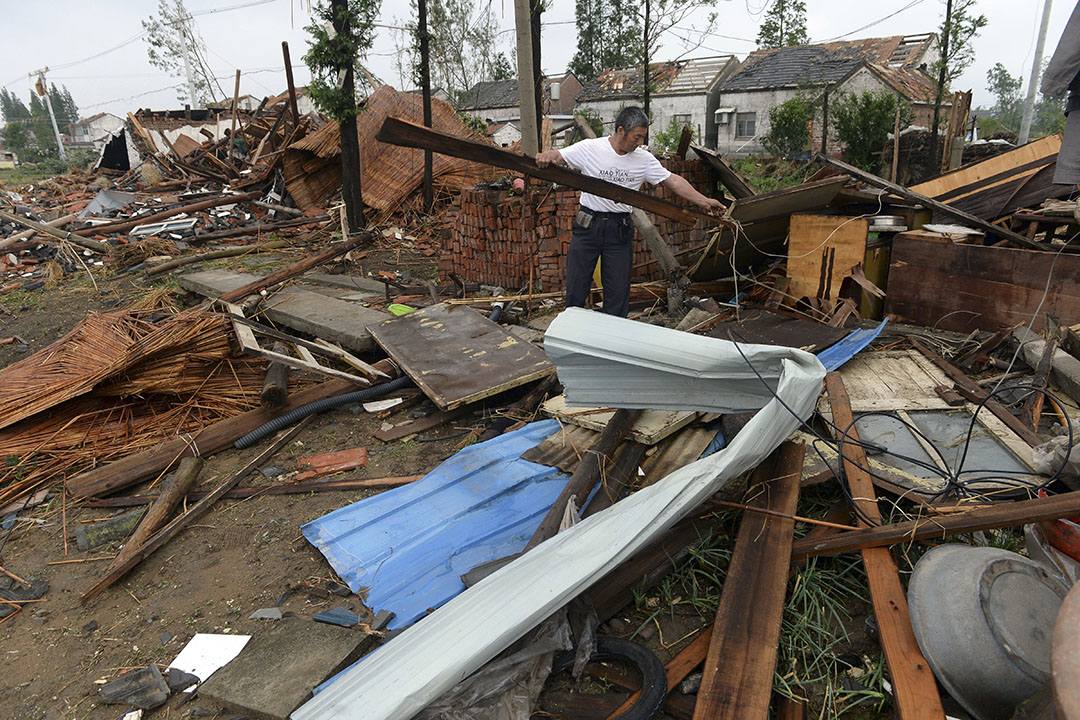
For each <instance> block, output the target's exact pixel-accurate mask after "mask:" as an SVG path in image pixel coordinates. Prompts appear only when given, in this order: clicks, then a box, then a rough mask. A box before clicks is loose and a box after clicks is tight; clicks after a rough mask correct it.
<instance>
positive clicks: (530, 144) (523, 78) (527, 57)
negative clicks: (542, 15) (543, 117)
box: [514, 0, 540, 155]
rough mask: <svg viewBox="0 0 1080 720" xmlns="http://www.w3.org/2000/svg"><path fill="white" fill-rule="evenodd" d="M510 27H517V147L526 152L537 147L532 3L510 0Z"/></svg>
mask: <svg viewBox="0 0 1080 720" xmlns="http://www.w3.org/2000/svg"><path fill="white" fill-rule="evenodd" d="M514 27H515V29H516V30H517V65H518V103H519V104H520V107H521V150H522V152H524V153H525V154H526V155H535V154H536V153H537V152H539V151H540V145H539V143H537V138H538V137H539V132H540V129H539V127H538V125H539V123H538V122H537V119H536V91H535V89H534V87H533V52H532V4H531V3H530V2H529V0H514Z"/></svg>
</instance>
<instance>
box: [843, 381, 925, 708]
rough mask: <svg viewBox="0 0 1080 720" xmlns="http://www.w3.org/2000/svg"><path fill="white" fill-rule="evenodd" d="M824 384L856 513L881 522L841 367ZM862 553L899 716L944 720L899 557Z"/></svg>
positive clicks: (870, 550) (879, 550)
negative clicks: (841, 434)
mask: <svg viewBox="0 0 1080 720" xmlns="http://www.w3.org/2000/svg"><path fill="white" fill-rule="evenodd" d="M825 387H826V389H827V390H828V393H829V404H830V405H831V407H832V416H833V424H834V425H836V427H837V428H839V429H840V430H841V431H843V432H846V437H845V438H844V439H843V440H842V441H841V443H840V455H841V456H842V457H843V465H844V477H845V478H846V480H847V484H848V487H849V488H850V489H851V496H852V497H853V498H855V505H856V507H857V508H858V509H859V511H860V513H859V514H860V516H861V518H856V519H857V520H858V521H859V524H860V525H862V526H864V527H869V526H870V523H875V524H880V523H881V511H880V510H879V509H878V504H877V494H876V491H875V489H874V484H873V482H872V481H871V479H870V473H869V471H868V470H867V469H866V468H867V460H866V453H865V451H864V450H863V446H862V445H861V444H860V440H859V433H858V431H857V430H856V429H855V421H854V416H853V415H852V412H851V404H850V401H849V400H848V395H847V390H845V389H844V380H843V378H841V377H840V373H837V372H831V373H829V374H828V375H826V376H825ZM867 520H868V521H869V522H867ZM862 557H863V565H865V566H866V577H867V580H868V581H869V584H870V598H871V600H872V601H873V604H874V614H875V616H876V617H877V621H878V628H879V632H880V634H881V647H882V649H883V650H884V651H885V660H886V662H887V663H888V664H889V674H890V675H891V676H892V681H893V698H894V699H895V702H896V709H897V715H898V717H899V718H900V719H901V720H915V719H916V718H918V719H923V718H925V720H944V718H945V711H944V710H943V709H942V706H941V696H940V695H938V690H937V683H936V681H935V680H934V673H933V672H932V671H931V670H930V665H929V664H928V663H927V662H926V658H924V657H923V654H922V651H921V650H920V649H919V645H918V643H917V642H916V641H915V631H914V630H913V629H912V627H911V616H910V615H909V614H908V604H907V597H906V596H905V595H904V588H903V587H902V586H901V585H900V576H899V574H898V573H897V569H896V562H895V561H894V560H893V557H892V555H891V554H890V553H889V550H888V549H887V548H868V549H866V550H863V551H862Z"/></svg>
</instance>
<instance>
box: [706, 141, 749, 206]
mask: <svg viewBox="0 0 1080 720" xmlns="http://www.w3.org/2000/svg"><path fill="white" fill-rule="evenodd" d="M690 149H691V150H693V151H694V152H696V153H697V154H698V157H700V158H702V159H703V160H705V162H706V163H707V164H708V165H709V166H711V167H712V169H713V170H715V171H716V174H717V175H719V176H720V182H722V183H723V184H724V187H726V188H727V189H728V190H730V191H731V194H732V195H734V196H735V197H736V198H737V199H740V200H741V199H742V198H749V197H753V196H754V195H756V194H757V193H756V192H755V191H754V188H752V187H750V183H748V182H746V181H745V180H743V178H742V176H741V175H739V173H737V172H735V169H734V168H732V167H731V166H730V165H728V164H727V163H726V162H724V159H723V158H722V157H720V155H719V154H717V152H716V151H715V150H710V149H708V148H705V147H702V146H701V145H697V144H694V143H691V144H690Z"/></svg>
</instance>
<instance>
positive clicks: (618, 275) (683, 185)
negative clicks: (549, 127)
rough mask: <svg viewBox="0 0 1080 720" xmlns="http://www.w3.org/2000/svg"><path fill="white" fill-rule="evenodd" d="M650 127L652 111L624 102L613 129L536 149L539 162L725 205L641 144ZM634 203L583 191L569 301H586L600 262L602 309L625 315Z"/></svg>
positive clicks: (569, 260) (711, 206)
mask: <svg viewBox="0 0 1080 720" xmlns="http://www.w3.org/2000/svg"><path fill="white" fill-rule="evenodd" d="M648 132H649V116H648V115H646V114H645V111H644V110H642V109H641V108H639V107H628V108H624V109H623V110H622V112H620V113H619V115H618V117H616V118H615V134H614V135H611V136H609V137H602V138H595V139H591V140H582V141H581V142H578V143H574V144H573V145H571V146H570V147H565V148H563V149H562V150H546V151H544V152H542V153H539V154H537V156H536V164H537V165H539V166H540V167H547V166H548V165H550V164H551V163H559V164H562V165H569V166H570V167H572V168H574V169H575V170H578V171H580V172H581V173H582V174H584V175H588V176H589V177H595V178H600V179H601V180H607V181H608V182H612V183H615V184H616V185H622V186H623V187H626V188H630V189H631V190H638V189H639V188H640V187H641V186H642V184H644V183H649V184H650V185H663V186H664V187H666V188H668V189H669V190H671V191H672V192H674V193H675V194H676V195H678V196H679V197H681V198H683V199H684V200H688V201H690V202H692V203H693V204H695V205H697V206H698V207H700V208H702V209H703V210H709V211H712V210H722V209H723V208H724V206H723V204H722V203H721V202H720V201H719V200H715V199H713V198H710V197H706V196H704V195H702V194H701V193H699V192H698V191H697V190H695V189H694V186H693V185H691V184H690V183H689V182H687V181H686V179H685V178H683V177H682V176H680V175H676V174H674V173H672V172H669V171H668V170H666V169H665V168H664V166H663V165H661V164H660V161H659V160H657V159H656V157H655V156H654V155H653V154H652V153H651V152H649V151H648V150H646V149H645V148H643V147H641V143H643V142H644V141H645V136H646V135H647V134H648ZM631 209H632V208H631V207H630V206H629V205H625V204H623V203H617V202H615V201H614V200H608V199H607V198H602V197H598V196H596V195H592V194H591V193H587V192H583V193H581V210H580V211H579V212H578V214H577V217H576V219H575V220H574V230H573V236H572V238H571V240H570V251H569V252H568V253H567V255H566V306H567V307H584V306H585V301H586V300H587V299H588V297H589V290H590V289H591V287H592V277H593V270H594V269H595V268H596V261H597V259H602V262H601V263H600V283H601V285H603V288H604V308H603V309H604V312H605V313H608V314H611V315H619V316H621V317H626V316H627V314H629V312H630V274H631V270H632V268H633V245H632V243H633V239H634V223H633V222H632V221H631V219H630V211H631Z"/></svg>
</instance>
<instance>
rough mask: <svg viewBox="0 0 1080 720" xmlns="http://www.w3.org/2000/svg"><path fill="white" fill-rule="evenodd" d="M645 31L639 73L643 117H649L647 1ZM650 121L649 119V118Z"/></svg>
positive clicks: (646, 3) (646, 1) (646, 2)
mask: <svg viewBox="0 0 1080 720" xmlns="http://www.w3.org/2000/svg"><path fill="white" fill-rule="evenodd" d="M642 27H644V29H645V37H644V38H643V42H642V44H641V54H642V55H644V56H645V57H644V61H645V64H644V67H643V68H642V72H641V79H642V83H641V86H642V88H644V90H645V102H644V103H643V104H644V106H645V115H646V116H648V115H649V0H645V24H644V25H643V26H642ZM650 120H651V117H650ZM611 133H612V134H613V135H614V134H615V128H612V129H611Z"/></svg>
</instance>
